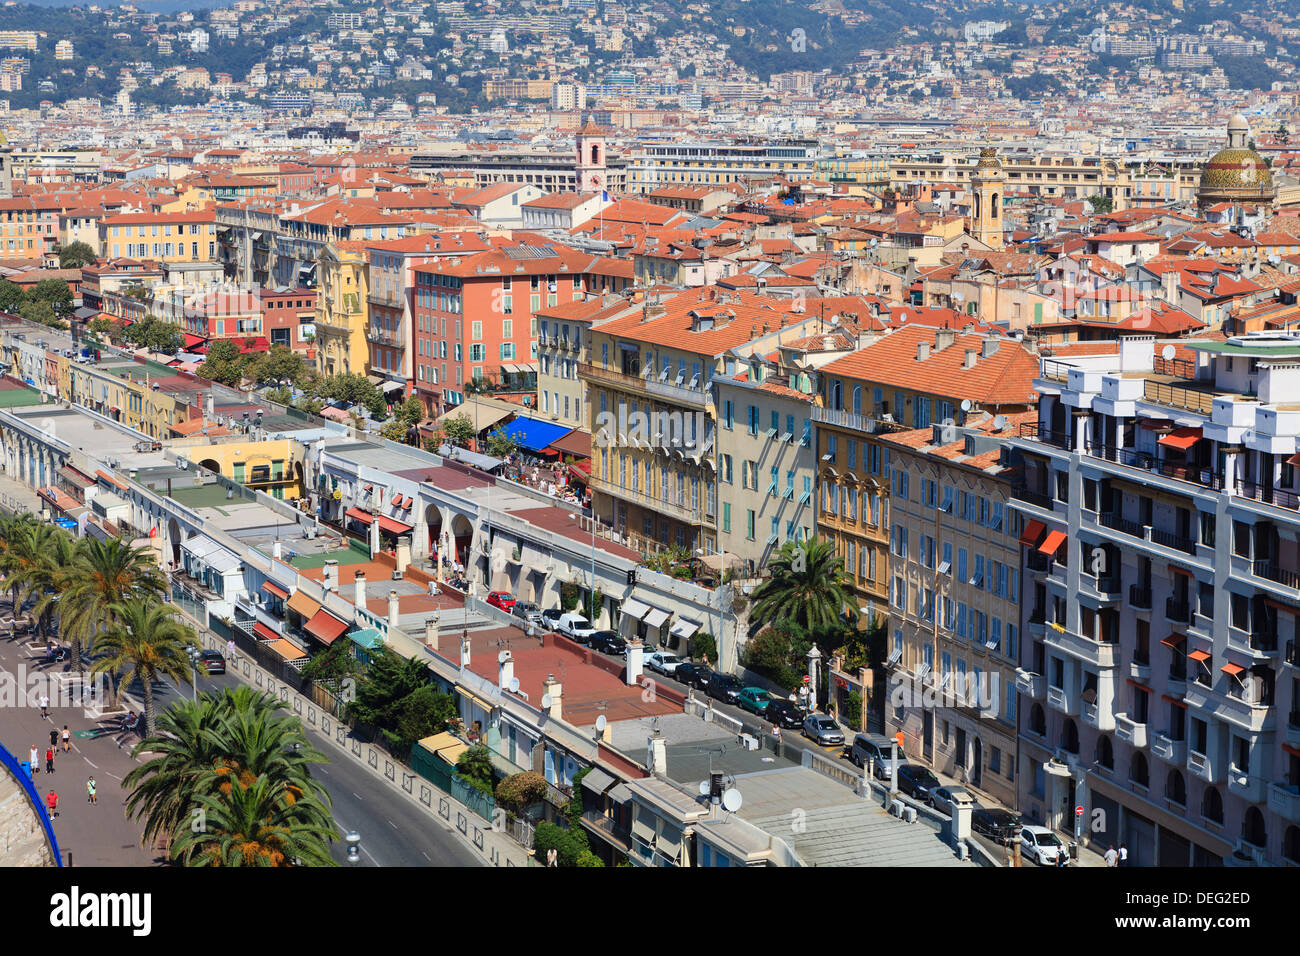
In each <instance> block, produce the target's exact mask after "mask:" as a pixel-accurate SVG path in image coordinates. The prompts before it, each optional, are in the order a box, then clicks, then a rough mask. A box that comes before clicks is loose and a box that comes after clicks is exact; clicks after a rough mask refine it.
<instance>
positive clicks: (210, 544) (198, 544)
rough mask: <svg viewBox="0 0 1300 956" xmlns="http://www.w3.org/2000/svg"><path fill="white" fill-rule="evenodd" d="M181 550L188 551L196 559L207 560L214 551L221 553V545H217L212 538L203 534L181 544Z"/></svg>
mask: <svg viewBox="0 0 1300 956" xmlns="http://www.w3.org/2000/svg"><path fill="white" fill-rule="evenodd" d="M181 550H182V551H186V552H188V553H189V554H191V555H193V556H194V557H196V558H206V557H207V556H208V555H209V554H211V553H212V552H214V551H220V550H221V545H219V544H217V543H216V542H215V541H213V540H212V539H211V538H209V537H206V536H204V535H201V534H196V535H195V536H194V537H192V538H189V539H188V540H186V541H182V542H181Z"/></svg>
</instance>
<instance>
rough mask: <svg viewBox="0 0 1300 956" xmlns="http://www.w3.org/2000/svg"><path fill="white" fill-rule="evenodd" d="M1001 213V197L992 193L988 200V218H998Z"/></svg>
mask: <svg viewBox="0 0 1300 956" xmlns="http://www.w3.org/2000/svg"><path fill="white" fill-rule="evenodd" d="M1001 211H1002V201H1001V197H1000V196H998V194H997V193H994V194H993V195H992V196H991V197H990V198H989V218H990V219H996V218H998V216H999V215H1000V214H1001Z"/></svg>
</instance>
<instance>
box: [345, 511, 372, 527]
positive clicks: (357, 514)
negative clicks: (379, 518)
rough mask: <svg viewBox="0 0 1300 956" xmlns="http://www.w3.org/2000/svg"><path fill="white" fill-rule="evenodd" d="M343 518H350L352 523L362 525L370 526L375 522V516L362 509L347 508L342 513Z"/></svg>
mask: <svg viewBox="0 0 1300 956" xmlns="http://www.w3.org/2000/svg"><path fill="white" fill-rule="evenodd" d="M343 516H344V517H345V518H351V519H352V520H353V521H360V522H361V523H362V524H370V522H372V521H374V520H375V516H374V515H372V514H371V513H370V512H369V511H367V510H366V509H364V508H349V509H348V510H347V511H345V512H343Z"/></svg>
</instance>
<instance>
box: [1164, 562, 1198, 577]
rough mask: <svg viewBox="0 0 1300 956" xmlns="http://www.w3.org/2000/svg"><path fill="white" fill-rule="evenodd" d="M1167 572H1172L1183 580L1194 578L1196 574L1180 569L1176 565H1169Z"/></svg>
mask: <svg viewBox="0 0 1300 956" xmlns="http://www.w3.org/2000/svg"><path fill="white" fill-rule="evenodd" d="M1169 570H1170V571H1172V572H1173V573H1174V574H1181V575H1182V576H1183V577H1185V578H1194V577H1196V574H1195V573H1194V572H1192V571H1188V570H1187V569H1186V568H1180V567H1179V566H1178V565H1176V564H1171V565H1169Z"/></svg>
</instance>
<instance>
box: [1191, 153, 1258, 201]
mask: <svg viewBox="0 0 1300 956" xmlns="http://www.w3.org/2000/svg"><path fill="white" fill-rule="evenodd" d="M1197 195H1198V196H1199V197H1200V198H1201V199H1202V200H1205V199H1206V198H1212V199H1216V200H1218V199H1229V200H1231V199H1258V200H1261V201H1262V200H1271V199H1272V198H1273V174H1272V173H1271V172H1270V171H1269V168H1268V164H1267V163H1265V162H1264V157H1262V156H1260V155H1259V153H1257V152H1255V151H1254V150H1253V149H1240V148H1236V149H1234V148H1229V149H1221V150H1219V151H1218V152H1217V153H1215V154H1214V155H1213V156H1211V157H1210V159H1209V161H1208V162H1207V163H1206V164H1205V165H1204V166H1203V167H1201V184H1200V188H1199V189H1197Z"/></svg>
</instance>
